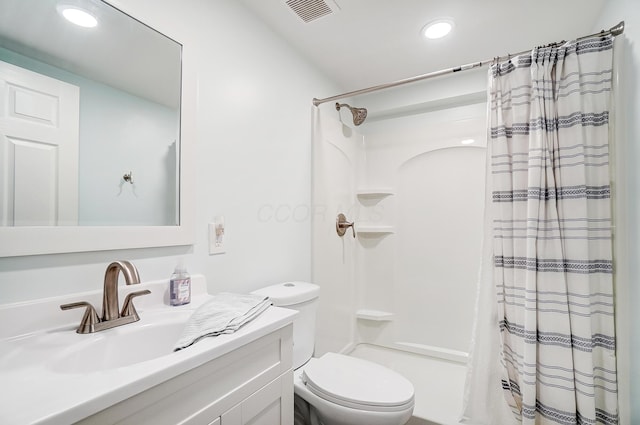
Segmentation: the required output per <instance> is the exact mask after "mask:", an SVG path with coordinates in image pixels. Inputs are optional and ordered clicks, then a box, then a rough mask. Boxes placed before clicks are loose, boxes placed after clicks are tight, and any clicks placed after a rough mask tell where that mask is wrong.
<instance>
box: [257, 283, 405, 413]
mask: <svg viewBox="0 0 640 425" xmlns="http://www.w3.org/2000/svg"><path fill="white" fill-rule="evenodd" d="M253 293H254V294H259V295H264V296H267V297H269V298H270V299H271V301H272V302H273V304H274V305H275V306H278V307H285V308H290V309H293V310H297V311H299V315H298V317H297V318H296V319H295V320H294V321H293V368H294V370H295V371H294V374H293V380H294V381H293V382H294V392H295V395H296V397H295V403H296V416H298V415H303V416H304V417H305V421H306V423H308V424H310V425H319V424H322V425H363V424H367V425H402V424H405V423H406V422H407V421H408V420H409V419H410V418H411V414H412V413H413V405H414V397H413V395H414V391H413V385H412V384H411V382H409V381H408V380H407V379H406V378H404V377H403V376H401V375H400V374H398V373H396V372H394V371H392V370H390V369H388V368H386V367H384V366H381V365H379V364H376V363H372V362H369V361H366V360H362V359H358V358H355V357H349V356H345V355H342V354H336V353H326V354H324V355H323V356H322V357H319V358H312V355H313V348H314V342H315V324H316V310H317V306H318V296H319V293H320V287H319V286H318V285H314V284H312V283H306V282H287V283H280V284H277V285H272V286H268V287H266V288H262V289H259V290H257V291H254V292H253ZM297 423H298V418H296V424H297Z"/></svg>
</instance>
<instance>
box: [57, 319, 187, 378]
mask: <svg viewBox="0 0 640 425" xmlns="http://www.w3.org/2000/svg"><path fill="white" fill-rule="evenodd" d="M189 314H190V313H187V314H180V313H178V314H165V315H156V317H153V315H147V317H145V318H144V319H143V320H141V321H138V322H135V323H130V324H127V325H123V326H119V327H116V328H112V329H108V330H105V331H101V332H97V333H94V334H84V335H78V334H76V336H75V337H73V340H74V342H73V343H70V344H69V346H68V347H67V348H65V349H63V350H62V351H61V352H60V353H58V354H57V355H56V356H55V357H54V358H53V359H52V360H51V361H50V362H47V366H48V367H50V368H51V369H52V370H54V371H56V372H59V373H82V374H85V373H91V372H98V371H103V370H107V369H115V368H119V367H125V366H131V365H134V364H137V363H140V362H145V361H148V360H153V359H156V358H159V357H162V356H166V355H170V354H172V353H173V345H174V344H175V343H176V341H178V338H179V337H180V334H181V332H182V330H183V328H184V325H185V323H186V320H187V319H188V317H189ZM149 316H151V317H149ZM158 316H159V317H158ZM67 332H69V331H67Z"/></svg>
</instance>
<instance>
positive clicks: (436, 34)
mask: <svg viewBox="0 0 640 425" xmlns="http://www.w3.org/2000/svg"><path fill="white" fill-rule="evenodd" d="M452 29H453V21H452V20H450V19H438V20H437V21H432V22H429V23H428V24H427V25H425V27H424V28H423V29H422V35H424V36H425V37H426V38H428V39H430V40H435V39H436V38H442V37H444V36H445V35H447V34H449V33H450V32H451V30H452Z"/></svg>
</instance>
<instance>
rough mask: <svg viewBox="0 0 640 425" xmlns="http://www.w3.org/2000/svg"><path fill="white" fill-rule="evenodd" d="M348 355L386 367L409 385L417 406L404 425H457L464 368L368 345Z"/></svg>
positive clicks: (361, 345) (456, 364) (447, 362)
mask: <svg viewBox="0 0 640 425" xmlns="http://www.w3.org/2000/svg"><path fill="white" fill-rule="evenodd" d="M349 355H350V356H353V357H358V358H361V359H365V360H369V361H372V362H375V363H378V364H381V365H383V366H386V367H388V368H389V369H392V370H395V371H396V372H398V373H400V374H402V375H403V376H405V377H406V378H407V379H409V381H411V383H412V384H413V386H414V388H415V401H416V403H415V408H414V409H413V417H412V418H411V419H410V420H409V422H408V423H407V425H457V424H459V422H458V418H459V415H460V412H461V410H462V397H463V391H464V381H465V376H466V373H467V368H466V366H465V365H463V364H461V363H456V362H452V361H447V360H441V359H437V358H432V357H428V356H423V355H420V354H414V353H409V352H406V351H401V350H395V349H390V348H384V347H380V346H376V345H371V344H358V345H356V346H355V348H354V349H353V350H352V351H351V352H350V353H349Z"/></svg>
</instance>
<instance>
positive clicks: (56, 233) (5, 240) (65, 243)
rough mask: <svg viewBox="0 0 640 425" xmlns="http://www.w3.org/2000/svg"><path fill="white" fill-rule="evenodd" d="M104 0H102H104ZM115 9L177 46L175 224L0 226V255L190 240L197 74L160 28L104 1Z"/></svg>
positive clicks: (160, 244)
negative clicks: (179, 64) (179, 69)
mask: <svg viewBox="0 0 640 425" xmlns="http://www.w3.org/2000/svg"><path fill="white" fill-rule="evenodd" d="M103 1H104V0H103ZM105 3H107V4H109V5H111V6H113V7H115V8H116V9H118V10H119V11H120V12H122V13H125V14H127V15H129V16H130V17H131V18H132V19H135V20H138V21H140V22H142V23H144V24H145V25H147V26H149V27H151V28H154V29H156V31H158V32H160V33H162V34H164V35H166V36H167V37H169V38H171V39H172V40H174V41H176V42H177V43H179V44H180V45H181V46H182V81H181V100H180V107H181V112H180V167H179V170H180V184H179V187H180V192H179V193H180V196H179V212H180V213H179V218H180V224H179V225H177V226H69V227H63V226H61V227H55V226H30V227H0V257H18V256H25V255H43V254H61V253H72V252H87V251H106V250H115V249H131V248H150V247H164V246H179V245H193V244H194V242H195V233H194V230H195V229H194V219H195V208H194V206H195V170H194V167H193V163H194V158H195V157H194V154H193V151H194V145H195V137H196V123H195V117H196V112H197V111H196V96H197V73H196V71H195V69H194V67H192V66H191V61H190V60H189V52H188V49H185V46H184V44H183V43H180V41H178V39H177V38H175V37H173V36H172V35H170V33H169V32H167V31H164V29H158V27H156V26H155V25H150V24H148V23H146V21H145V20H141V19H139V18H137V17H135V16H134V15H133V14H131V13H128V12H127V11H126V10H125V9H123V8H122V7H120V5H119V4H117V3H118V2H117V1H113V0H110V1H105Z"/></svg>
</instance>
